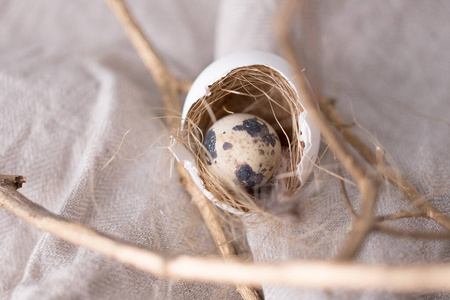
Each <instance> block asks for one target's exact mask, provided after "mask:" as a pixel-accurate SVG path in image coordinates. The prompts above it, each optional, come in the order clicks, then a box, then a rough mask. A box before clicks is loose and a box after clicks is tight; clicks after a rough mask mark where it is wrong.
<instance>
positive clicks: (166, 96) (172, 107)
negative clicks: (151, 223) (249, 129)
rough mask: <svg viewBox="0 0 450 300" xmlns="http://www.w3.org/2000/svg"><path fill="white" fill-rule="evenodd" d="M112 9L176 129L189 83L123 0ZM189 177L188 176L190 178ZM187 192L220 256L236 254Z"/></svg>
mask: <svg viewBox="0 0 450 300" xmlns="http://www.w3.org/2000/svg"><path fill="white" fill-rule="evenodd" d="M106 2H107V3H108V5H109V6H110V8H111V10H112V11H113V12H114V14H115V16H116V18H117V20H118V21H119V23H120V24H121V25H122V28H123V29H124V31H125V33H126V34H127V36H128V38H129V39H130V41H131V43H132V44H133V46H134V47H135V49H136V51H137V52H138V54H139V56H140V57H141V59H142V62H143V63H144V65H145V66H146V67H147V69H148V70H149V71H150V73H151V74H152V76H153V78H154V80H155V81H156V84H157V85H158V86H159V87H160V89H161V93H162V97H163V101H164V105H165V109H166V116H168V123H169V125H170V126H171V127H172V128H173V129H176V128H178V126H179V119H178V118H170V116H173V115H174V112H176V113H178V114H180V113H181V106H180V104H179V102H178V94H179V93H187V92H188V91H189V88H190V86H191V83H190V82H186V81H183V80H181V79H178V78H176V77H175V76H173V75H172V73H171V72H170V70H169V69H168V68H167V67H166V65H165V64H164V63H163V62H162V61H161V59H160V58H159V57H158V56H157V54H156V52H155V50H154V48H153V47H152V46H151V44H150V42H149V41H148V40H147V39H146V37H145V35H144V33H143V32H142V30H141V29H140V28H139V26H138V24H137V22H136V21H135V20H134V18H133V16H132V15H131V13H130V11H129V10H128V8H127V7H126V5H125V3H124V2H123V1H122V0H106ZM178 171H179V173H180V176H181V177H182V178H183V179H184V180H185V181H186V180H188V177H189V175H186V170H185V169H184V168H183V167H181V168H180V167H179V168H178ZM189 179H190V177H189ZM186 188H187V190H188V192H189V193H190V194H191V196H192V197H193V200H194V202H195V204H196V205H197V207H198V209H199V210H200V213H201V214H202V217H203V219H204V221H205V223H206V226H207V227H208V229H209V231H210V233H211V235H212V236H213V239H214V241H215V242H216V245H217V247H218V248H219V251H220V253H221V255H222V256H223V257H224V258H225V259H229V258H231V257H232V256H233V255H234V254H235V253H234V249H232V247H231V246H230V245H229V244H228V243H227V239H226V236H225V233H224V231H223V228H222V226H221V224H220V222H219V220H218V218H217V216H216V214H215V212H214V210H213V208H212V206H211V203H210V202H209V200H207V199H205V198H204V196H203V195H202V194H201V193H200V192H199V191H198V189H197V187H196V186H195V185H192V184H189V183H188V184H186ZM237 291H238V293H239V294H240V295H241V296H242V298H243V299H244V300H247V299H260V297H259V295H258V293H257V292H256V291H255V290H253V289H251V288H249V287H247V286H245V285H242V284H238V285H237Z"/></svg>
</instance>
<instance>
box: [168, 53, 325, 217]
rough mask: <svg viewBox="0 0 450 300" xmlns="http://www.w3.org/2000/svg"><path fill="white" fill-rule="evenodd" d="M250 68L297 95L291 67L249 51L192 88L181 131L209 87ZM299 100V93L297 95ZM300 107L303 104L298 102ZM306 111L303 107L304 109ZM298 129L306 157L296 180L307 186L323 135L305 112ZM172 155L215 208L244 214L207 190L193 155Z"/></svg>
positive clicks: (176, 149) (223, 62)
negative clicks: (272, 75) (276, 78)
mask: <svg viewBox="0 0 450 300" xmlns="http://www.w3.org/2000/svg"><path fill="white" fill-rule="evenodd" d="M251 65H264V66H266V67H269V68H271V69H273V70H274V71H277V72H278V73H280V74H281V75H282V76H283V77H284V78H285V79H286V80H287V81H288V82H289V84H290V85H291V87H292V88H293V89H294V90H295V92H296V93H297V88H296V87H295V85H294V84H293V83H292V81H291V80H290V79H289V78H294V77H295V76H298V74H295V72H294V71H293V69H292V68H291V66H290V65H289V64H288V63H287V62H286V61H285V60H284V59H282V58H281V57H279V56H277V55H274V54H271V53H264V52H257V51H246V52H238V53H234V54H231V55H228V56H225V57H223V58H221V59H219V60H217V61H215V62H213V63H212V64H210V65H209V66H208V67H207V68H206V69H204V70H203V72H202V73H200V75H199V76H198V77H197V79H196V80H195V81H194V83H193V84H192V87H191V89H190V90H189V93H188V94H187V96H186V100H185V102H184V106H183V111H182V120H181V128H182V130H183V124H184V121H185V119H186V116H187V114H188V112H189V110H190V109H191V107H192V106H193V105H194V103H196V102H197V101H198V100H199V99H201V98H202V97H203V96H205V94H206V93H208V87H209V86H210V85H212V84H213V83H214V82H216V81H217V80H219V79H221V78H223V77H225V76H226V75H227V74H228V73H229V72H230V71H232V70H233V69H236V68H239V67H245V66H251ZM297 99H298V93H297ZM298 101H299V104H300V105H301V100H300V99H298ZM302 107H303V106H302ZM298 126H299V129H300V131H301V132H302V135H300V137H299V143H302V142H303V143H304V148H303V156H302V158H301V161H300V163H299V164H298V165H297V176H298V177H299V179H300V181H301V183H304V182H305V181H306V179H307V178H308V176H309V175H310V173H311V171H312V169H313V166H314V163H315V160H316V159H317V153H318V151H319V144H320V132H319V130H318V128H317V127H316V126H315V125H314V124H313V123H312V121H311V119H310V116H309V115H308V112H307V111H306V110H305V109H303V112H301V113H300V115H299V116H298ZM169 149H170V150H171V151H172V152H173V154H174V157H175V158H176V159H177V161H179V162H180V161H182V162H183V165H184V168H185V169H186V170H187V171H188V172H189V174H190V175H191V178H192V180H193V182H194V183H195V185H196V186H197V187H198V188H199V189H200V190H201V191H202V193H203V194H204V195H205V196H206V197H207V198H208V199H209V200H211V201H212V202H213V203H214V204H216V205H217V206H219V207H220V208H222V209H224V210H227V211H229V212H231V213H234V214H242V212H241V211H238V210H237V209H235V208H233V207H230V206H228V205H226V204H224V203H222V202H219V201H218V200H217V199H216V198H215V197H214V196H213V195H212V194H211V193H210V192H209V191H208V190H207V189H206V188H205V186H204V184H203V181H202V180H201V179H200V176H199V174H198V169H197V167H196V166H195V159H194V157H193V156H192V154H191V153H190V152H189V151H188V150H187V149H186V148H185V147H184V146H183V145H181V144H177V145H173V146H171V147H169Z"/></svg>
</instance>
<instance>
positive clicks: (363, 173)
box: [278, 0, 378, 260]
mask: <svg viewBox="0 0 450 300" xmlns="http://www.w3.org/2000/svg"><path fill="white" fill-rule="evenodd" d="M295 8H296V2H295V1H293V0H292V1H287V2H286V5H285V6H284V7H283V10H282V12H281V14H280V16H279V22H278V25H279V28H278V32H279V37H280V40H281V45H282V49H283V50H284V52H285V57H286V58H287V60H288V61H289V62H290V64H291V65H292V66H293V67H294V70H296V72H297V73H298V74H300V76H296V77H295V81H296V85H295V86H296V87H297V92H298V95H299V98H300V99H301V101H302V104H303V106H304V108H305V110H306V111H307V112H308V114H309V116H310V117H311V119H312V121H313V122H314V124H315V125H316V126H317V127H318V128H319V130H320V132H321V134H322V136H323V138H324V140H325V141H326V142H327V144H328V145H329V146H330V148H331V150H332V151H333V153H334V154H335V156H336V157H337V158H338V159H339V161H340V162H341V163H342V164H343V165H344V167H345V168H346V170H347V171H348V172H349V173H350V175H351V176H352V177H353V178H354V179H355V181H356V182H357V184H358V187H359V190H360V191H361V196H362V207H361V214H360V218H357V219H355V221H354V224H353V230H352V231H351V232H350V237H349V238H348V240H347V242H346V243H345V244H344V245H345V248H344V249H342V250H341V253H340V254H338V256H337V258H338V259H340V260H349V259H351V258H352V257H353V255H354V254H355V253H356V252H357V251H358V250H359V248H360V247H361V245H362V243H363V241H364V240H365V238H366V237H367V235H368V234H369V233H370V230H371V228H372V225H373V208H374V206H375V202H376V198H377V196H378V182H377V180H376V178H375V177H374V176H373V175H372V174H370V173H368V171H367V170H366V168H365V166H364V165H363V164H362V162H360V161H359V160H358V159H357V158H356V157H355V156H354V155H353V154H352V153H351V151H350V149H349V148H348V146H347V144H346V143H345V141H344V139H343V138H342V137H341V136H340V135H339V134H338V133H337V132H336V131H335V130H334V129H333V127H332V125H331V124H330V123H329V121H328V120H327V119H326V118H325V117H324V116H323V115H322V114H321V112H320V111H319V109H318V105H317V102H316V101H315V100H314V96H313V95H312V92H311V90H310V88H309V85H308V83H307V81H306V79H305V77H304V76H303V75H302V72H301V70H302V69H303V68H302V64H301V63H300V59H299V58H298V56H297V54H296V52H295V47H294V45H293V43H292V40H291V38H290V35H289V24H290V20H291V19H292V17H293V13H294V12H295Z"/></svg>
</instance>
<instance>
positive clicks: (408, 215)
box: [375, 210, 427, 222]
mask: <svg viewBox="0 0 450 300" xmlns="http://www.w3.org/2000/svg"><path fill="white" fill-rule="evenodd" d="M426 216H427V213H426V212H425V211H423V210H417V211H401V212H399V213H396V214H391V215H385V216H376V217H375V221H376V222H383V221H394V220H398V219H403V218H420V217H426Z"/></svg>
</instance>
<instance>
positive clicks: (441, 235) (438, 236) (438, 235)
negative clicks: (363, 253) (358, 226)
mask: <svg viewBox="0 0 450 300" xmlns="http://www.w3.org/2000/svg"><path fill="white" fill-rule="evenodd" d="M373 230H376V231H379V232H382V233H385V234H390V235H395V236H400V237H404V238H414V239H426V240H448V239H450V232H417V231H406V230H399V229H395V228H392V227H388V226H385V225H381V224H375V225H374V227H373Z"/></svg>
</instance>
